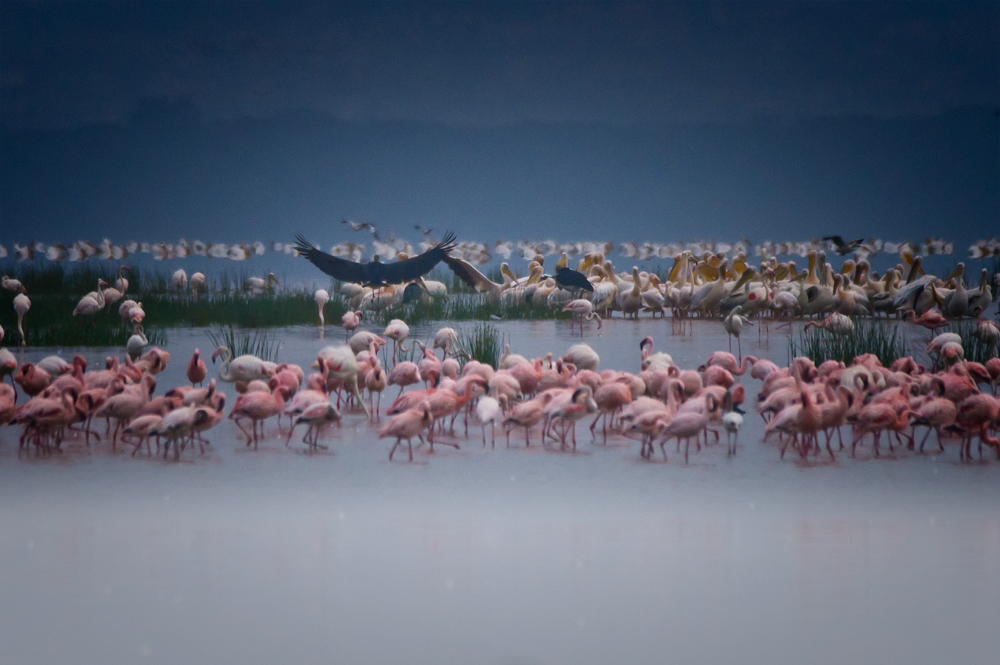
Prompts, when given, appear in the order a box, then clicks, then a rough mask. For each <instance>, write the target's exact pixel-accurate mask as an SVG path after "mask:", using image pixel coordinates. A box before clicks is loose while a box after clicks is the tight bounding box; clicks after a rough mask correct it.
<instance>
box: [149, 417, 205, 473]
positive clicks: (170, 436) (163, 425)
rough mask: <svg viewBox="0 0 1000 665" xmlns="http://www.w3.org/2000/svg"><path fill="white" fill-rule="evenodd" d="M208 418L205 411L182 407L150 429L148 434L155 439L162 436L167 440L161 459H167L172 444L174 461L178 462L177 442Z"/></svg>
mask: <svg viewBox="0 0 1000 665" xmlns="http://www.w3.org/2000/svg"><path fill="white" fill-rule="evenodd" d="M209 418H210V416H209V414H208V413H207V412H206V410H205V409H201V408H196V407H193V406H184V407H181V408H179V409H174V410H173V411H171V412H170V413H168V414H167V415H165V416H163V418H162V419H161V420H160V424H159V425H156V426H153V427H151V428H150V430H149V434H150V435H151V436H157V437H160V436H162V437H163V438H165V439H166V440H167V442H166V445H165V447H164V449H163V459H166V458H167V453H169V452H170V444H171V443H172V444H174V459H175V460H179V459H180V458H181V444H180V442H179V440H180V439H184V438H186V437H187V436H188V435H189V434H190V433H191V430H192V429H193V428H194V427H196V426H198V425H201V424H204V423H205V422H207V421H208V419H209Z"/></svg>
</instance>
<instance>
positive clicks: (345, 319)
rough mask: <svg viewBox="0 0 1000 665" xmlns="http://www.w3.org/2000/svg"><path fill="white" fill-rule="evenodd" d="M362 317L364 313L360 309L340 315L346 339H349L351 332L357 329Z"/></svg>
mask: <svg viewBox="0 0 1000 665" xmlns="http://www.w3.org/2000/svg"><path fill="white" fill-rule="evenodd" d="M362 318H364V313H363V312H362V311H361V310H358V311H356V312H347V313H346V314H344V315H343V316H342V317H340V322H341V325H343V326H344V331H345V332H346V333H347V337H346V339H350V338H351V333H353V332H354V331H355V330H357V329H358V326H360V325H361V319H362Z"/></svg>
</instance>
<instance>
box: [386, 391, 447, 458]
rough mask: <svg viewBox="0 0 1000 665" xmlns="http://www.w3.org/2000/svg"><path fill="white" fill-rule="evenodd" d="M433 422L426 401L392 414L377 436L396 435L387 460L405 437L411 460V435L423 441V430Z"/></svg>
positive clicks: (387, 436)
mask: <svg viewBox="0 0 1000 665" xmlns="http://www.w3.org/2000/svg"><path fill="white" fill-rule="evenodd" d="M433 424H434V417H433V416H432V415H431V407H430V405H429V404H427V403H426V402H424V403H422V404H421V405H420V407H419V408H416V409H407V410H405V411H403V412H401V413H398V414H396V415H395V416H393V417H392V419H391V420H390V421H389V422H387V423H386V424H385V427H383V428H382V429H381V430H379V433H378V438H380V439H386V438H389V437H396V443H395V444H394V445H393V446H392V450H390V451H389V461H390V462H391V461H392V455H393V453H395V452H396V448H397V447H399V445H400V443H401V442H402V441H403V439H406V446H407V448H408V449H409V453H410V461H411V462H412V461H413V443H412V439H413V437H418V438H419V439H420V442H421V443H423V441H424V437H423V431H424V430H425V429H428V428H430V427H431V426H432V425H433Z"/></svg>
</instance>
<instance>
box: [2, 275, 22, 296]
mask: <svg viewBox="0 0 1000 665" xmlns="http://www.w3.org/2000/svg"><path fill="white" fill-rule="evenodd" d="M0 286H3V288H5V289H7V290H8V291H11V292H13V293H27V291H28V290H27V289H26V288H24V284H22V283H21V282H20V281H18V280H16V279H11V278H10V277H8V276H7V275H4V276H3V277H2V278H0Z"/></svg>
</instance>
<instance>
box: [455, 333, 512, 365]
mask: <svg viewBox="0 0 1000 665" xmlns="http://www.w3.org/2000/svg"><path fill="white" fill-rule="evenodd" d="M505 341H506V337H505V336H504V335H501V334H500V331H499V330H497V327H496V326H494V325H492V324H489V323H485V322H480V323H477V324H476V325H475V327H474V328H471V329H467V330H463V331H462V332H461V333H459V336H458V346H459V347H460V348H461V349H462V350H463V351H465V352H466V353H467V354H468V355H469V357H468V358H467V360H478V361H479V362H481V363H483V364H486V365H489V366H490V367H492V368H493V369H496V368H497V366H498V365H499V363H500V354H501V353H503V348H504V342H505ZM463 365H464V363H463Z"/></svg>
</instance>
